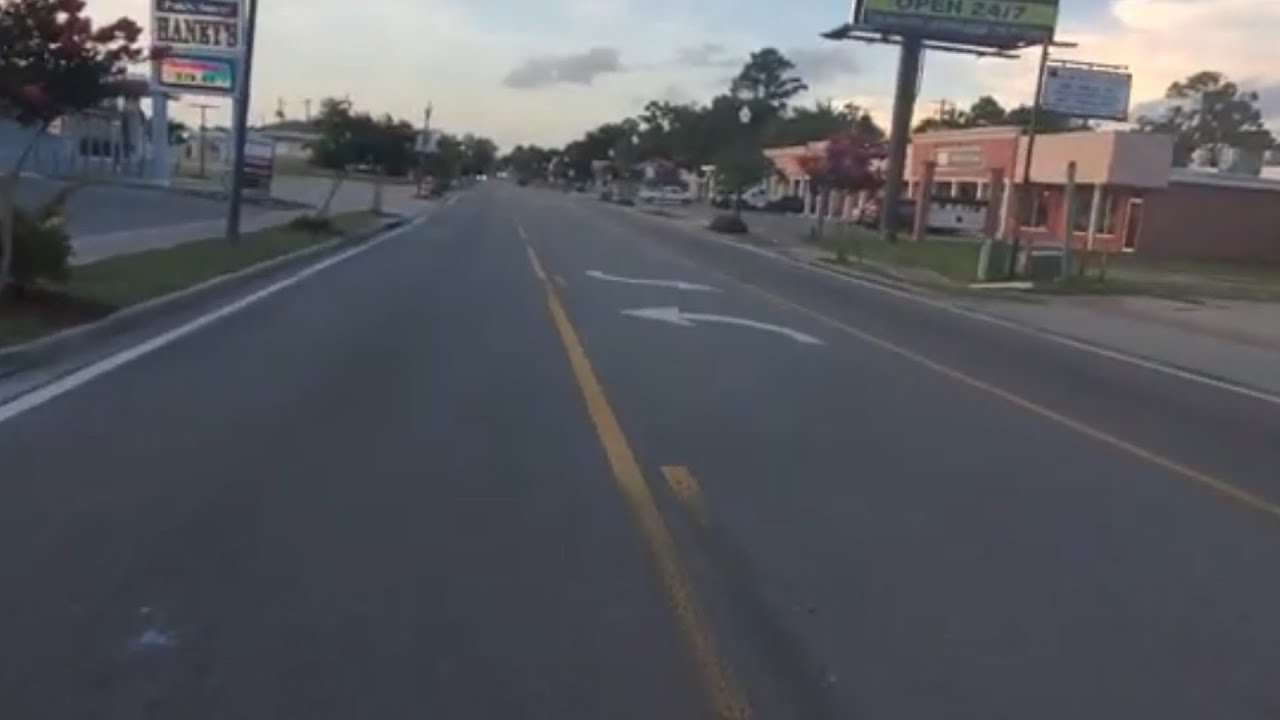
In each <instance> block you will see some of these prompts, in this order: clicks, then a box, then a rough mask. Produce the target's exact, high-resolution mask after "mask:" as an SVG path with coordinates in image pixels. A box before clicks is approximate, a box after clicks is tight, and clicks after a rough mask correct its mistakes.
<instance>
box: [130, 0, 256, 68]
mask: <svg viewBox="0 0 1280 720" xmlns="http://www.w3.org/2000/svg"><path fill="white" fill-rule="evenodd" d="M152 3H153V5H152V13H151V35H152V37H153V39H154V41H155V44H156V45H161V46H164V47H168V48H171V49H172V50H173V51H174V52H176V53H184V52H199V53H203V54H209V53H215V54H227V55H234V56H237V57H239V56H240V54H241V53H242V52H243V50H242V44H243V38H242V35H241V33H242V31H243V22H242V17H241V12H240V11H241V8H240V0H152Z"/></svg>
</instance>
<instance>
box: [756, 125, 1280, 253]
mask: <svg viewBox="0 0 1280 720" xmlns="http://www.w3.org/2000/svg"><path fill="white" fill-rule="evenodd" d="M1027 146H1028V142H1027V138H1026V137H1024V136H1023V135H1022V133H1021V131H1020V129H1018V128H1009V127H990V128H975V129H970V130H948V131H940V132H931V133H921V134H918V135H916V136H915V137H914V138H912V143H911V147H910V150H909V152H908V160H907V171H906V173H905V175H906V178H905V182H906V188H905V190H906V191H907V193H908V194H909V196H911V197H913V198H916V199H919V197H920V195H921V194H922V192H923V184H924V182H923V181H924V178H925V174H926V173H925V169H926V165H928V164H930V163H932V164H933V166H934V182H933V187H932V191H931V192H930V195H931V197H934V198H948V199H956V200H965V201H969V202H978V203H983V202H985V203H988V204H989V221H988V223H987V231H988V233H992V234H997V233H998V234H1003V235H1004V236H1006V237H1011V236H1015V235H1016V236H1017V237H1019V238H1021V239H1022V240H1023V241H1030V242H1033V243H1037V244H1061V243H1062V242H1063V239H1064V236H1066V235H1067V234H1068V232H1070V239H1071V242H1072V245H1073V246H1075V247H1077V248H1081V249H1086V248H1087V249H1093V250H1098V251H1104V252H1115V253H1137V254H1139V255H1144V256H1150V257H1166V258H1206V259H1229V260H1264V261H1277V262H1280V182H1277V181H1275V180H1268V179H1263V178H1259V177H1252V176H1247V175H1235V174H1230V173H1222V172H1216V171H1206V170H1185V169H1175V168H1173V167H1172V160H1173V138H1172V137H1171V136H1169V135H1162V134H1155V133H1139V132H1130V131H1098V132H1074V133H1061V134H1052V135H1041V136H1040V137H1039V138H1037V140H1036V146H1035V152H1034V155H1033V157H1032V164H1031V168H1030V178H1029V179H1030V190H1029V192H1030V202H1024V203H1015V202H1013V201H1012V198H1013V197H1014V194H1013V193H1012V192H1011V190H1013V189H1015V188H1016V189H1017V190H1019V191H1022V189H1023V188H1024V187H1025V186H1024V185H1023V183H1022V182H1021V181H1022V180H1023V178H1022V173H1023V168H1024V162H1025V158H1026V153H1027ZM821 148H822V144H821V143H814V144H811V145H809V146H802V147H795V148H777V149H773V150H770V151H768V153H767V155H768V156H769V157H770V158H771V159H772V160H773V162H774V165H775V167H776V169H777V174H778V179H776V180H775V181H774V191H775V193H778V194H795V195H801V196H803V197H808V195H809V193H808V187H809V186H808V181H807V179H806V178H805V177H804V173H803V170H802V169H800V167H799V164H798V163H797V162H796V158H797V157H799V156H800V155H802V154H804V153H806V152H814V151H818V152H820V151H821ZM1072 162H1074V163H1075V165H1076V196H1075V197H1076V202H1075V209H1074V212H1073V217H1071V218H1068V217H1067V208H1066V202H1065V189H1066V185H1067V167H1068V165H1069V164H1070V163H1072ZM857 203H858V199H857V198H845V197H841V196H834V197H833V198H832V200H831V202H830V204H829V205H828V207H829V208H830V209H831V214H832V215H835V216H841V215H847V214H849V213H851V212H852V210H853V208H854V207H855V206H856V205H857ZM814 208H815V203H813V202H810V203H809V210H810V211H811V212H812V211H814Z"/></svg>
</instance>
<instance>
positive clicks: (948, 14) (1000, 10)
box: [822, 0, 1059, 242]
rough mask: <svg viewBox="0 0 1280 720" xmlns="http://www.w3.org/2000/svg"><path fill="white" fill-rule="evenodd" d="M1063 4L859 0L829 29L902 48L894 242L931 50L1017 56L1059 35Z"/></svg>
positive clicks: (887, 201)
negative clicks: (841, 21)
mask: <svg viewBox="0 0 1280 720" xmlns="http://www.w3.org/2000/svg"><path fill="white" fill-rule="evenodd" d="M1058 3H1059V0H982V2H974V3H966V2H960V1H959V0H955V1H954V2H936V1H935V2H930V0H853V2H852V9H851V10H850V13H849V21H848V22H847V23H845V24H844V25H842V26H840V27H837V28H835V29H833V30H830V31H828V32H825V33H823V34H822V36H823V37H824V38H827V39H828V40H856V41H859V42H866V43H888V44H896V45H901V46H902V52H901V55H900V56H899V60H898V78H897V86H896V89H895V92H894V103H893V120H892V123H891V127H890V136H889V158H888V169H887V172H886V175H887V177H886V178H885V181H886V182H885V191H884V208H883V212H882V213H881V216H882V217H881V221H880V222H881V228H882V230H883V231H884V237H885V239H886V240H888V241H890V242H893V241H896V240H897V230H898V220H899V215H900V212H899V207H900V206H901V201H902V191H903V187H902V186H903V181H904V179H905V177H906V169H907V168H906V157H907V146H908V144H909V143H910V141H911V137H910V136H911V119H912V116H913V115H914V114H915V105H916V100H917V95H918V94H919V89H920V75H921V68H922V67H923V65H922V60H923V56H924V51H925V50H926V49H928V50H935V51H939V52H946V53H963V54H967V55H976V56H978V57H999V58H1015V57H1017V56H1016V55H1015V54H1013V53H1014V52H1015V51H1017V50H1020V49H1022V48H1025V47H1029V46H1031V45H1039V44H1042V43H1050V42H1052V41H1053V35H1054V31H1055V28H1056V26H1057V20H1058ZM1042 75H1043V72H1042ZM920 201H921V202H922V203H923V202H928V199H927V198H921V199H920Z"/></svg>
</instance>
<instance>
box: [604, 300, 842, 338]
mask: <svg viewBox="0 0 1280 720" xmlns="http://www.w3.org/2000/svg"><path fill="white" fill-rule="evenodd" d="M622 314H623V315H626V316H628V317H634V318H641V319H643V320H656V321H658V322H665V323H668V324H671V325H679V326H681V327H696V326H697V324H698V323H719V324H721V325H737V326H739V327H749V328H755V329H756V330H764V331H766V332H772V333H777V334H779V335H786V336H787V337H789V338H791V339H792V340H795V341H796V342H798V343H800V344H802V345H823V344H825V343H823V342H822V341H821V340H819V339H818V338H816V337H814V336H812V335H808V334H806V333H802V332H800V331H799V330H792V329H791V328H788V327H783V326H781V325H771V324H769V323H764V322H757V321H755V320H747V319H746V318H737V317H730V316H728V315H711V314H709V313H689V312H684V311H682V310H681V309H680V308H678V307H652V308H637V309H635V310H623V311H622Z"/></svg>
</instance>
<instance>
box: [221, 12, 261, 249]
mask: <svg viewBox="0 0 1280 720" xmlns="http://www.w3.org/2000/svg"><path fill="white" fill-rule="evenodd" d="M245 2H246V3H247V4H248V10H249V19H248V24H247V27H246V28H245V43H244V44H245V48H244V72H243V73H242V75H241V77H240V93H239V94H238V96H237V97H236V104H235V124H234V129H233V130H232V137H233V138H234V142H235V151H234V153H233V155H232V161H231V192H230V197H229V207H228V209H227V240H229V241H230V242H233V243H234V242H239V241H240V216H241V204H242V201H243V199H244V149H245V143H246V142H247V141H248V139H249V101H250V99H251V98H252V95H253V94H252V92H251V91H250V86H251V83H252V81H253V44H254V40H255V36H256V35H257V31H258V27H257V26H258V0H245Z"/></svg>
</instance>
